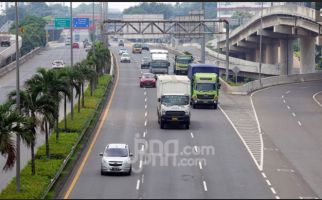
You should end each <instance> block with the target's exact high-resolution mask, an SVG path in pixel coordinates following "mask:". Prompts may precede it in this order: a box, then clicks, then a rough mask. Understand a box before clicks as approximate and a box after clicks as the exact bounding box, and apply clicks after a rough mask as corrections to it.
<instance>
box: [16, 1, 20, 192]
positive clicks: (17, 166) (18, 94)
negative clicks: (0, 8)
mask: <svg viewBox="0 0 322 200" xmlns="http://www.w3.org/2000/svg"><path fill="white" fill-rule="evenodd" d="M15 7H16V95H17V96H16V106H17V108H16V109H17V111H18V113H19V114H21V110H20V82H19V79H20V77H19V37H18V33H19V31H18V30H19V23H18V2H17V1H16V2H15ZM16 191H17V192H20V135H19V134H17V140H16Z"/></svg>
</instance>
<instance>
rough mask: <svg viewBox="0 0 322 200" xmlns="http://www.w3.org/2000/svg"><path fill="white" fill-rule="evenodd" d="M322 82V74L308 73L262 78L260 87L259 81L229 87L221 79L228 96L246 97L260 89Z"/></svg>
mask: <svg viewBox="0 0 322 200" xmlns="http://www.w3.org/2000/svg"><path fill="white" fill-rule="evenodd" d="M317 80H322V72H317V73H309V74H292V75H283V76H273V77H267V78H262V85H260V84H259V80H255V81H251V82H248V83H246V84H244V85H241V86H230V85H229V84H227V83H226V82H225V81H224V80H222V79H221V83H222V90H223V91H225V92H226V93H228V94H239V95H248V94H249V93H251V92H253V91H255V90H259V89H262V88H266V87H270V86H274V85H282V84H289V83H301V82H306V81H317Z"/></svg>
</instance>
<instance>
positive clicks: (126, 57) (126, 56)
mask: <svg viewBox="0 0 322 200" xmlns="http://www.w3.org/2000/svg"><path fill="white" fill-rule="evenodd" d="M123 62H129V63H130V62H131V58H130V55H129V54H128V53H123V54H122V56H121V63H123Z"/></svg>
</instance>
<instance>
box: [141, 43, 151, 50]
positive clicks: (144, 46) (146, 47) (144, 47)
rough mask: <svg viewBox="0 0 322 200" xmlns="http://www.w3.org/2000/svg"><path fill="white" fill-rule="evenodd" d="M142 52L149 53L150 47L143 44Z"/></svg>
mask: <svg viewBox="0 0 322 200" xmlns="http://www.w3.org/2000/svg"><path fill="white" fill-rule="evenodd" d="M142 50H147V51H149V50H150V48H149V45H148V44H146V43H144V44H142Z"/></svg>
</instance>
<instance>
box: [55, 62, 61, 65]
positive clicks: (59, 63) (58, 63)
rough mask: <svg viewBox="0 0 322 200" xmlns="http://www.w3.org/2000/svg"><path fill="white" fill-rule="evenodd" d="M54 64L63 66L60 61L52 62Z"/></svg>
mask: <svg viewBox="0 0 322 200" xmlns="http://www.w3.org/2000/svg"><path fill="white" fill-rule="evenodd" d="M54 64H57V65H62V64H63V62H62V61H54Z"/></svg>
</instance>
